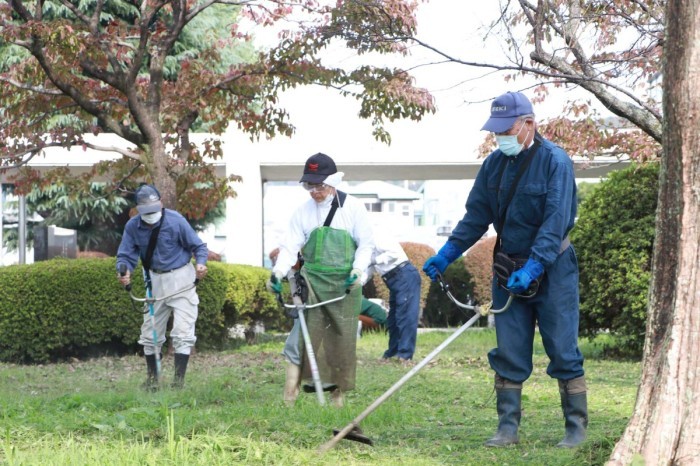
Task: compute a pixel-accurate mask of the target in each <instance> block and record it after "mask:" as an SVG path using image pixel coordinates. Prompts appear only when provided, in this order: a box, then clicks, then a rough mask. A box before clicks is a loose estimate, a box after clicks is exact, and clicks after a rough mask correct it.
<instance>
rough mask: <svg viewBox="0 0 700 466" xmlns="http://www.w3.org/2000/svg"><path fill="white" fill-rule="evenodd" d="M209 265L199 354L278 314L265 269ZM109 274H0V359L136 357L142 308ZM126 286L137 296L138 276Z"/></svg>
mask: <svg viewBox="0 0 700 466" xmlns="http://www.w3.org/2000/svg"><path fill="white" fill-rule="evenodd" d="M208 265H209V274H208V275H207V278H205V279H204V280H202V281H201V282H200V283H199V285H198V287H197V291H198V294H199V299H200V305H199V318H198V320H197V346H198V347H201V348H211V347H218V346H220V345H221V344H222V343H223V342H224V341H225V340H226V338H227V336H228V327H230V326H231V325H232V324H233V323H242V324H244V325H245V324H249V323H250V322H252V321H253V320H265V321H266V322H273V321H275V320H279V319H281V314H282V313H281V310H280V309H279V307H278V306H277V305H276V304H275V303H274V301H273V300H272V298H271V295H270V294H269V293H267V292H266V291H265V285H264V284H265V279H266V277H267V276H268V272H267V271H265V269H262V268H256V267H249V268H246V267H244V266H234V265H230V264H221V263H215V262H210V263H209V264H208ZM115 270H116V269H115V259H114V258H108V259H74V260H66V259H54V260H50V261H44V262H38V263H35V264H31V265H16V266H8V267H2V268H0V289H2V291H3V299H2V300H0V360H3V361H13V362H43V361H48V360H51V359H56V358H61V357H65V356H69V355H82V354H85V352H86V350H87V349H90V348H95V347H100V346H101V347H111V348H112V349H113V350H117V351H122V352H123V351H135V350H137V349H138V345H137V343H136V342H137V340H138V337H139V333H140V327H141V323H142V321H143V314H142V311H143V305H142V304H140V303H137V305H136V309H134V306H133V305H132V302H131V299H130V298H129V295H128V293H126V292H125V291H124V289H123V288H122V287H121V285H120V284H119V282H118V281H117V280H116V278H115V277H116V272H115ZM137 270H139V271H140V267H139V268H137ZM132 287H133V288H132V289H133V293H134V295H135V296H144V294H145V293H144V286H143V279H142V277H141V273H135V274H134V276H133V280H132ZM268 295H269V296H268ZM275 313H278V314H280V316H278V317H275Z"/></svg>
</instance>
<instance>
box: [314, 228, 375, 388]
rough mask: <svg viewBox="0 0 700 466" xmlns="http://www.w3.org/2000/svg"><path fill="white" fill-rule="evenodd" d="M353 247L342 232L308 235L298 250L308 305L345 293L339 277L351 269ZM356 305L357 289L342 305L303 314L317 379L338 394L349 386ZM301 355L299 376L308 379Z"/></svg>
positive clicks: (327, 230)
mask: <svg viewBox="0 0 700 466" xmlns="http://www.w3.org/2000/svg"><path fill="white" fill-rule="evenodd" d="M356 249H357V246H356V245H355V241H354V240H353V239H352V237H351V236H350V235H349V234H348V232H347V231H345V230H338V229H335V228H330V227H326V226H322V227H319V228H317V229H315V230H314V231H312V232H311V235H310V236H309V240H308V241H307V242H306V244H305V245H304V247H303V248H302V254H303V256H304V266H303V267H302V268H301V273H302V275H303V276H304V278H305V279H306V282H307V284H308V287H309V299H308V304H315V303H319V302H321V301H327V300H329V299H333V298H337V297H338V296H342V295H343V294H345V279H346V278H347V277H348V274H349V273H350V271H351V270H352V264H353V261H354V259H355V250H356ZM361 305H362V287H360V286H358V287H356V288H355V289H353V290H352V291H351V292H350V294H349V295H348V296H346V297H345V299H343V300H342V301H338V302H335V303H331V304H328V305H326V306H321V307H317V308H314V309H309V310H307V311H305V314H304V317H305V318H306V324H307V326H308V328H309V335H310V338H311V344H312V345H313V348H314V354H315V355H316V362H317V363H318V369H319V373H320V375H321V381H322V382H323V383H332V384H336V385H337V386H338V388H340V390H342V391H346V390H351V389H353V388H355V366H356V363H357V359H356V356H355V347H356V344H357V315H358V314H359V313H360V307H361ZM302 354H303V357H302V375H303V377H304V378H307V379H308V378H310V377H311V368H310V366H309V362H308V358H307V357H306V354H305V351H302Z"/></svg>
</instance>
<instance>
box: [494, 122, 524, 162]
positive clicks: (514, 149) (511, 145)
mask: <svg viewBox="0 0 700 466" xmlns="http://www.w3.org/2000/svg"><path fill="white" fill-rule="evenodd" d="M524 127H525V123H524V122H523V125H522V126H521V127H520V131H518V134H509V135H496V142H497V143H498V148H499V149H501V152H503V154H504V155H507V156H508V157H515V156H516V155H518V154H519V153H520V152H522V150H523V144H520V143H519V142H518V136H520V133H521V132H522V130H523V128H524ZM528 136H530V130H529V129H528V130H527V135H526V136H525V139H524V141H527V138H528Z"/></svg>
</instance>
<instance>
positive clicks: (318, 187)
mask: <svg viewBox="0 0 700 466" xmlns="http://www.w3.org/2000/svg"><path fill="white" fill-rule="evenodd" d="M301 185H302V186H303V187H304V189H305V190H307V191H309V192H310V193H319V192H321V191H323V190H324V189H326V188H327V187H328V186H327V185H325V184H323V183H319V184H316V183H309V182H306V181H304V182H303V183H302V184H301Z"/></svg>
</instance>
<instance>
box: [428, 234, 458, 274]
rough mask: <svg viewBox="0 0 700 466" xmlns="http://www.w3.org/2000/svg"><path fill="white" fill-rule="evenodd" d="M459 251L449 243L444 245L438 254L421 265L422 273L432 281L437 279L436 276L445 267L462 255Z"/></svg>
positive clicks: (443, 270)
mask: <svg viewBox="0 0 700 466" xmlns="http://www.w3.org/2000/svg"><path fill="white" fill-rule="evenodd" d="M462 252H464V251H460V249H459V248H458V247H457V246H455V245H454V244H453V243H450V242H449V241H448V242H447V243H445V244H444V245H443V246H442V247H441V248H440V250H439V251H438V253H437V254H436V255H434V256H433V257H431V258H430V259H428V260H427V261H425V264H423V272H425V274H426V275H427V276H429V277H430V279H431V280H432V281H435V280H436V279H437V276H438V274H442V273H444V272H445V269H447V266H448V265H450V264H451V263H452V262H454V261H455V259H457V258H458V257H459V256H461V255H462Z"/></svg>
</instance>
